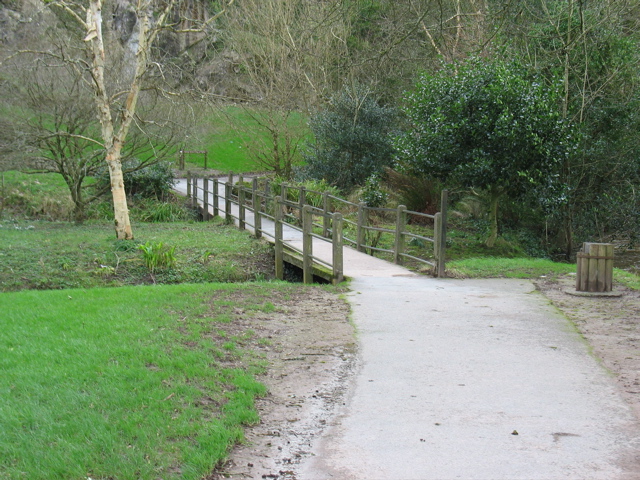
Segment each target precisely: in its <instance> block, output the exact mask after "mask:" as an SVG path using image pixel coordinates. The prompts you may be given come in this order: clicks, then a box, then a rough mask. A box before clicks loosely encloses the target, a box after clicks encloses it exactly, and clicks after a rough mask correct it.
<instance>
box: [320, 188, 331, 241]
mask: <svg viewBox="0 0 640 480" xmlns="http://www.w3.org/2000/svg"><path fill="white" fill-rule="evenodd" d="M329 202H330V200H329V192H323V193H322V215H323V216H322V236H323V237H324V238H329V223H330V222H331V217H329V208H330V205H329Z"/></svg>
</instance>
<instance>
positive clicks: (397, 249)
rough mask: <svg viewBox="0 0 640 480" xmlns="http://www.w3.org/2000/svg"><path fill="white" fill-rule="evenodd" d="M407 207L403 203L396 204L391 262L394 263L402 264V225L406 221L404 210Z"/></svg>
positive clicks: (403, 225)
mask: <svg viewBox="0 0 640 480" xmlns="http://www.w3.org/2000/svg"><path fill="white" fill-rule="evenodd" d="M406 211H407V207H405V206H404V205H398V212H397V215H396V238H395V242H394V243H395V244H394V248H393V263H395V264H396V265H402V264H403V257H402V255H404V227H405V224H406V223H407V215H406V213H405V212H406Z"/></svg>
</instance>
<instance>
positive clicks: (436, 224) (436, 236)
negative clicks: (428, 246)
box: [433, 212, 442, 277]
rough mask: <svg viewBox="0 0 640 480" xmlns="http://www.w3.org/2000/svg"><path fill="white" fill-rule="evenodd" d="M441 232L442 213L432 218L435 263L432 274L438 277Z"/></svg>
mask: <svg viewBox="0 0 640 480" xmlns="http://www.w3.org/2000/svg"><path fill="white" fill-rule="evenodd" d="M441 231H442V213H441V212H438V213H436V214H435V216H434V218H433V258H434V259H435V261H436V265H435V267H434V271H433V273H434V274H435V275H436V276H437V277H439V276H440V275H439V272H440V260H441V258H440V254H441V249H440V242H441V241H442V236H441V235H440V232H441Z"/></svg>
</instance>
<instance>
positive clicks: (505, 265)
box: [447, 257, 576, 278]
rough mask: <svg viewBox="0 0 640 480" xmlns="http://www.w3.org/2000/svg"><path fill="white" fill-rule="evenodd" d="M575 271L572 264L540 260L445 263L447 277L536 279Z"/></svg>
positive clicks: (475, 259)
mask: <svg viewBox="0 0 640 480" xmlns="http://www.w3.org/2000/svg"><path fill="white" fill-rule="evenodd" d="M575 271H576V266H575V265H574V264H569V263H557V262H552V261H551V260H546V259H541V258H500V257H483V258H467V259H464V260H454V261H451V262H447V272H448V273H449V275H452V276H461V277H473V278H496V277H506V278H537V277H540V276H543V275H547V276H558V275H566V274H569V273H572V272H573V273H575Z"/></svg>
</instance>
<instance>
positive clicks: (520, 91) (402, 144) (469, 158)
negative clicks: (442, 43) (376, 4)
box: [397, 60, 571, 195]
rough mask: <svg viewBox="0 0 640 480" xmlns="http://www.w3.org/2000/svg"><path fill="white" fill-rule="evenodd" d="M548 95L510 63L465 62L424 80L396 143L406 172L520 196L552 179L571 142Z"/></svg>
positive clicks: (410, 99) (409, 100) (552, 97)
mask: <svg viewBox="0 0 640 480" xmlns="http://www.w3.org/2000/svg"><path fill="white" fill-rule="evenodd" d="M555 102H556V97H555V95H554V92H553V90H552V89H549V88H548V87H547V86H545V85H543V84H542V83H536V82H535V81H532V80H530V79H529V78H528V75H527V72H526V71H525V70H524V69H522V68H520V67H518V66H517V65H515V64H508V63H504V62H501V61H494V62H486V61H484V60H483V61H480V60H471V61H468V62H467V63H465V64H462V65H452V64H450V65H444V66H443V69H442V70H441V71H439V72H437V73H436V74H433V75H429V74H423V75H422V76H421V77H420V80H419V81H418V84H417V86H416V90H415V92H414V93H412V94H410V95H409V96H408V97H407V103H408V106H407V109H406V113H407V116H408V118H409V121H410V123H411V131H410V132H409V133H407V134H405V135H404V136H402V137H400V138H399V139H398V143H397V144H398V146H399V148H400V154H399V163H400V165H401V166H402V167H403V168H404V170H406V171H408V172H413V173H415V174H419V175H420V176H426V177H435V178H438V179H441V180H445V181H450V182H452V183H456V184H459V185H463V186H466V187H474V188H481V189H498V190H500V191H503V192H504V193H507V194H509V195H521V194H523V193H526V192H528V191H530V189H531V188H532V187H533V186H536V185H543V184H547V183H550V182H552V181H553V179H554V177H555V175H557V174H558V172H559V167H560V166H561V164H562V161H563V160H564V159H566V158H567V156H568V154H569V149H570V147H571V143H570V142H571V137H570V136H568V133H569V132H568V129H567V128H566V127H565V125H564V124H563V122H562V120H561V118H560V115H559V113H558V111H557V108H556V103H555Z"/></svg>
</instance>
